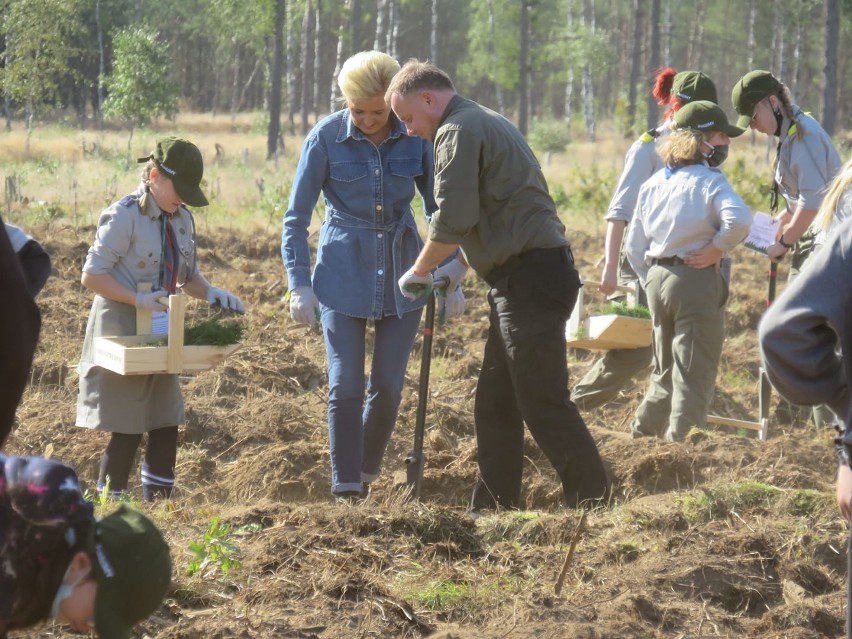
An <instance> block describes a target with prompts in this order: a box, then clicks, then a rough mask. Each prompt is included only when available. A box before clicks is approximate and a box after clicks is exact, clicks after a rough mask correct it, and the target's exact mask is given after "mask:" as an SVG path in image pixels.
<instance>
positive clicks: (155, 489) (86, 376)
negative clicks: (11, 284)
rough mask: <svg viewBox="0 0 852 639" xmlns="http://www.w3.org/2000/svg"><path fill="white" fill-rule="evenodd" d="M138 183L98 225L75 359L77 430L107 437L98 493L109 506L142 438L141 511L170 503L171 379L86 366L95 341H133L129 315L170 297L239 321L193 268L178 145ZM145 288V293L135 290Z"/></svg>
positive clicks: (195, 200) (174, 410)
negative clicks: (88, 301) (150, 504)
mask: <svg viewBox="0 0 852 639" xmlns="http://www.w3.org/2000/svg"><path fill="white" fill-rule="evenodd" d="M139 162H140V163H145V167H144V168H143V170H142V182H141V184H140V185H139V187H138V188H137V189H136V190H135V191H134V192H133V193H131V194H129V195H127V196H125V197H123V198H122V199H121V200H119V201H118V202H116V203H114V204H112V205H111V206H109V207H107V208H106V209H105V210H104V211H103V212H102V213H101V215H100V219H99V220H98V228H97V232H96V235H95V241H94V243H93V244H92V246H91V248H90V249H89V253H88V255H87V257H86V262H85V264H84V265H83V275H82V278H81V282H82V284H83V286H85V287H86V288H88V289H89V290H91V291H92V292H94V293H95V299H94V301H93V302H92V308H91V312H90V313H89V320H88V323H87V325H86V337H85V340H84V342H83V354H82V356H81V358H80V365H79V372H80V392H79V395H78V398H77V420H76V424H77V426H82V427H85V428H91V429H94V430H101V431H107V432H109V433H112V437H111V438H110V441H109V444H108V445H107V448H106V451H105V452H104V455H103V458H102V459H101V465H100V474H99V476H98V489H99V490H102V489H103V488H104V487H105V486H106V484H107V481H108V482H109V491H110V494H111V495H112V496H113V497H115V496H117V495H119V494H120V493H122V492H123V491H125V490H126V489H127V483H128V477H129V475H130V470H131V466H132V464H133V460H134V456H135V454H136V449H137V448H138V447H139V444H140V443H141V441H142V435H143V434H145V433H147V434H148V438H147V444H146V447H145V458H144V460H143V462H142V471H141V482H142V496H143V499H144V500H145V501H150V500H152V499H154V498H157V497H165V498H168V497H170V496H171V493H172V488H173V487H174V484H175V457H176V454H177V436H178V424H181V423H183V422H184V421H185V415H184V403H183V396H182V395H181V390H180V386H179V385H178V376H177V375H176V374H152V375H119V374H118V373H114V372H112V371H109V370H106V369H104V368H101V367H100V366H97V365H95V364H94V361H93V357H94V341H95V337H99V336H101V335H135V334H136V309H138V308H144V309H150V310H151V311H153V312H155V313H164V312H166V311H167V310H168V309H167V307H166V306H165V305H163V304H162V303H161V302H160V298H162V297H165V296H168V295H170V294H174V293H175V292H176V291H177V289H178V288H180V289H181V290H182V291H183V292H185V293H186V294H188V295H191V296H192V297H195V298H198V299H202V300H206V301H207V302H208V303H209V304H210V305H211V306H220V307H222V308H223V309H227V310H230V311H234V312H238V313H243V312H245V309H244V307H243V304H242V302H241V301H240V300H239V299H238V298H237V297H236V296H234V295H232V294H230V293H228V292H227V291H225V290H223V289H221V288H217V287H215V286H212V285H211V284H210V283H209V282H208V281H207V280H206V279H205V278H204V276H203V275H202V274H201V272H200V271H199V269H198V264H197V262H196V257H197V256H196V243H195V222H194V220H193V216H192V214H191V213H190V212H189V209H187V208H186V207H185V206H184V204H189V205H190V206H206V205H207V204H208V202H207V198H206V197H205V196H204V193H202V191H201V188H200V186H199V185H200V184H201V177H202V175H203V172H204V163H203V160H202V157H201V152H200V151H199V150H198V148H197V147H196V146H195V145H194V144H192V143H191V142H188V141H186V140H182V139H179V138H174V137H165V138H161V139H159V140H158V141H157V145H156V149H155V150H154V152H153V153H151V154H150V155H148V156H147V157H144V158H140V159H139ZM140 283H150V284H151V288H152V289H153V290H152V291H151V292H138V288H137V285H138V284H140Z"/></svg>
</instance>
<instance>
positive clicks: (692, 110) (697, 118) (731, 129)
mask: <svg viewBox="0 0 852 639" xmlns="http://www.w3.org/2000/svg"><path fill="white" fill-rule="evenodd" d="M674 121H675V125H677V128H678V129H695V130H697V131H701V132H703V133H707V132H709V131H721V132H722V133H727V134H728V135H729V136H730V137H732V138H735V137H737V136H738V135H742V134H743V133H744V132H745V129H741V128H740V127H738V126H734V125H733V124H729V123H728V116H727V115H725V112H724V111H723V110H722V107H720V106H719V105H718V104H715V103H713V102H710V101H709V100H696V101H695V102H690V103H689V104H687V105H685V106H684V107H683V108H681V109H680V110H679V111H678V112H677V113H675V115H674Z"/></svg>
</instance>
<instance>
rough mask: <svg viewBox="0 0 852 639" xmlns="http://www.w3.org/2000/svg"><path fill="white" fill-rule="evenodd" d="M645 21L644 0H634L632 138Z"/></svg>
mask: <svg viewBox="0 0 852 639" xmlns="http://www.w3.org/2000/svg"><path fill="white" fill-rule="evenodd" d="M644 22H645V2H644V0H633V52H632V54H631V56H630V58H631V60H630V82H629V83H628V86H627V131H625V134H626V136H627V137H628V138H632V137H633V134H634V133H635V126H636V87H637V86H639V73H640V70H641V68H642V31H643V29H642V27H643V26H644Z"/></svg>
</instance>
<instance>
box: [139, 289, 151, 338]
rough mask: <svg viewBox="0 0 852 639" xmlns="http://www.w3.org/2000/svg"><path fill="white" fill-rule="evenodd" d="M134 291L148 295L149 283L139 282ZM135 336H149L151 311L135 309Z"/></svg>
mask: <svg viewBox="0 0 852 639" xmlns="http://www.w3.org/2000/svg"><path fill="white" fill-rule="evenodd" d="M136 291H137V292H139V293H150V292H151V282H139V283H138V284H137V285H136ZM136 334H137V335H150V334H151V309H150V308H137V309H136Z"/></svg>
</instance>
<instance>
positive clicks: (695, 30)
mask: <svg viewBox="0 0 852 639" xmlns="http://www.w3.org/2000/svg"><path fill="white" fill-rule="evenodd" d="M697 4H698V6H697V7H696V9H697V10H696V12H695V14H694V16H693V20H692V25H691V27H690V33H691V34H692V35H691V37H690V38H689V52H688V53H687V56H686V59H687V64H688V65H689V68H690V69H700V68H701V50H702V46H703V44H702V40H703V39H704V16H705V14H706V13H707V7H706V5H705V4H704V3H703V2H699V3H697Z"/></svg>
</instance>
